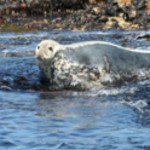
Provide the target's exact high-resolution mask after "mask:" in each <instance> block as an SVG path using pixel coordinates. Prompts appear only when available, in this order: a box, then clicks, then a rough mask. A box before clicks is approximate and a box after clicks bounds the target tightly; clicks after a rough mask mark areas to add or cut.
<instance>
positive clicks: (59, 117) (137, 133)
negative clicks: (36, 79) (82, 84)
mask: <svg viewBox="0 0 150 150" xmlns="http://www.w3.org/2000/svg"><path fill="white" fill-rule="evenodd" d="M129 98H130V99H132V97H131V96H128V99H129ZM124 100H125V96H106V97H101V98H88V99H84V98H82V97H78V98H75V97H74V98H72V99H70V98H67V97H66V98H64V97H61V96H58V95H56V96H53V98H52V96H51V94H49V95H48V94H46V96H44V93H42V94H40V93H13V92H0V113H1V116H0V120H1V121H0V126H1V130H0V147H1V149H7V148H8V149H9V148H10V149H15V150H16V149H39V150H40V149H77V150H78V149H99V148H100V147H101V149H106V150H107V149H141V148H144V147H145V148H147V147H150V144H149V139H150V134H149V132H150V129H149V127H148V126H149V125H148V126H144V125H142V124H141V123H140V121H139V119H140V118H139V115H140V114H139V112H138V111H136V110H135V109H134V108H132V107H130V106H128V105H126V104H123V103H121V102H122V101H124Z"/></svg>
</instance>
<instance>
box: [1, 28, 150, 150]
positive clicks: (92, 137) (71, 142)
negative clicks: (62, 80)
mask: <svg viewBox="0 0 150 150" xmlns="http://www.w3.org/2000/svg"><path fill="white" fill-rule="evenodd" d="M145 34H150V32H149V31H147V32H146V33H145V32H144V31H133V32H127V31H124V32H123V31H119V32H114V31H109V32H108V31H107V32H101V31H100V32H84V33H81V32H71V33H70V32H66V31H65V32H57V31H52V32H35V33H24V34H22V33H21V34H20V33H17V34H16V33H2V34H0V41H1V43H0V56H1V57H2V56H4V55H3V54H4V53H6V52H8V53H9V52H23V53H22V54H23V55H22V57H20V56H19V57H10V56H9V57H7V58H4V57H3V58H0V86H3V85H5V86H11V87H13V89H11V90H12V91H14V92H10V91H9V92H4V91H0V149H2V150H5V149H10V150H26V149H34V150H47V149H48V150H49V149H50V150H55V149H61V150H62V149H64V150H66V149H76V150H80V149H82V150H83V149H85V150H88V149H93V150H99V149H101V150H108V149H109V150H114V149H115V150H129V149H130V150H131V149H136V150H141V149H145V150H148V149H150V143H149V139H150V134H149V133H150V107H149V106H150V96H149V90H150V81H149V80H145V81H141V82H137V83H131V84H129V85H123V86H122V87H111V88H107V89H101V90H97V89H94V90H92V91H90V92H84V93H83V92H70V91H62V92H42V91H44V90H43V89H42V90H41V91H40V90H39V89H41V85H40V78H39V73H40V72H39V69H38V67H37V66H36V62H35V60H34V58H33V57H32V56H30V57H29V55H28V54H29V53H28V52H29V51H32V50H34V48H35V46H36V44H37V43H38V42H39V41H40V40H42V39H46V38H52V39H55V40H57V41H59V42H61V43H64V44H65V43H72V42H76V41H84V40H104V41H111V42H113V43H117V44H120V45H124V46H129V47H136V48H140V47H142V48H146V49H148V50H149V47H150V42H149V41H148V40H145V39H142V37H144V36H145ZM139 37H140V38H139ZM26 52H27V53H26ZM23 56H24V57H23ZM25 56H27V57H25ZM31 66H32V68H31ZM16 68H17V69H16ZM42 88H43V87H42ZM35 89H36V90H37V89H38V91H39V92H31V91H36V90H35ZM20 90H21V92H16V91H20ZM27 91H28V92H27Z"/></svg>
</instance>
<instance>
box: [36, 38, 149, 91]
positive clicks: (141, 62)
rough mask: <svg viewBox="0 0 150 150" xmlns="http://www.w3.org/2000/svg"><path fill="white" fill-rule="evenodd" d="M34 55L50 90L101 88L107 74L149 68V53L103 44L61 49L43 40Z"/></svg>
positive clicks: (66, 46) (59, 46)
mask: <svg viewBox="0 0 150 150" xmlns="http://www.w3.org/2000/svg"><path fill="white" fill-rule="evenodd" d="M35 53H36V58H37V60H38V64H39V67H40V69H41V71H42V72H43V74H44V75H45V77H46V78H47V79H48V81H49V85H50V89H58V90H60V89H75V90H87V89H90V88H92V87H94V86H103V84H102V79H103V77H105V76H106V75H107V74H119V75H124V74H126V73H130V72H134V71H137V70H139V69H143V68H145V69H149V67H150V52H149V51H144V50H134V49H130V48H125V47H122V46H119V45H115V44H112V43H109V42H104V41H87V42H79V43H74V44H70V45H62V44H59V43H58V42H56V41H53V40H44V41H41V42H40V43H39V44H38V46H37V48H36V50H35Z"/></svg>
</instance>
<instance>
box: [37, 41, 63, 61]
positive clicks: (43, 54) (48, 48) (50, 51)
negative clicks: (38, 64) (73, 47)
mask: <svg viewBox="0 0 150 150" xmlns="http://www.w3.org/2000/svg"><path fill="white" fill-rule="evenodd" d="M60 47H61V45H60V44H59V43H57V42H55V41H53V40H43V41H41V42H40V43H39V44H38V46H37V47H36V50H35V55H36V58H37V59H38V60H44V59H52V58H53V57H54V55H55V54H56V52H57V51H58V50H59V49H60Z"/></svg>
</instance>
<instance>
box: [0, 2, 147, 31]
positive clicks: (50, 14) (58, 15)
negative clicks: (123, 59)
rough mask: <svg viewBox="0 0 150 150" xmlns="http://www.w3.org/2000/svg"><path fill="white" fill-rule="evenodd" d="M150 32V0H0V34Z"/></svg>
mask: <svg viewBox="0 0 150 150" xmlns="http://www.w3.org/2000/svg"><path fill="white" fill-rule="evenodd" d="M103 29H126V30H138V29H150V1H149V0H142V1H137V0H20V1H15V0H5V1H4V0H0V31H1V32H9V31H18V32H20V31H33V30H72V31H85V30H103Z"/></svg>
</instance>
